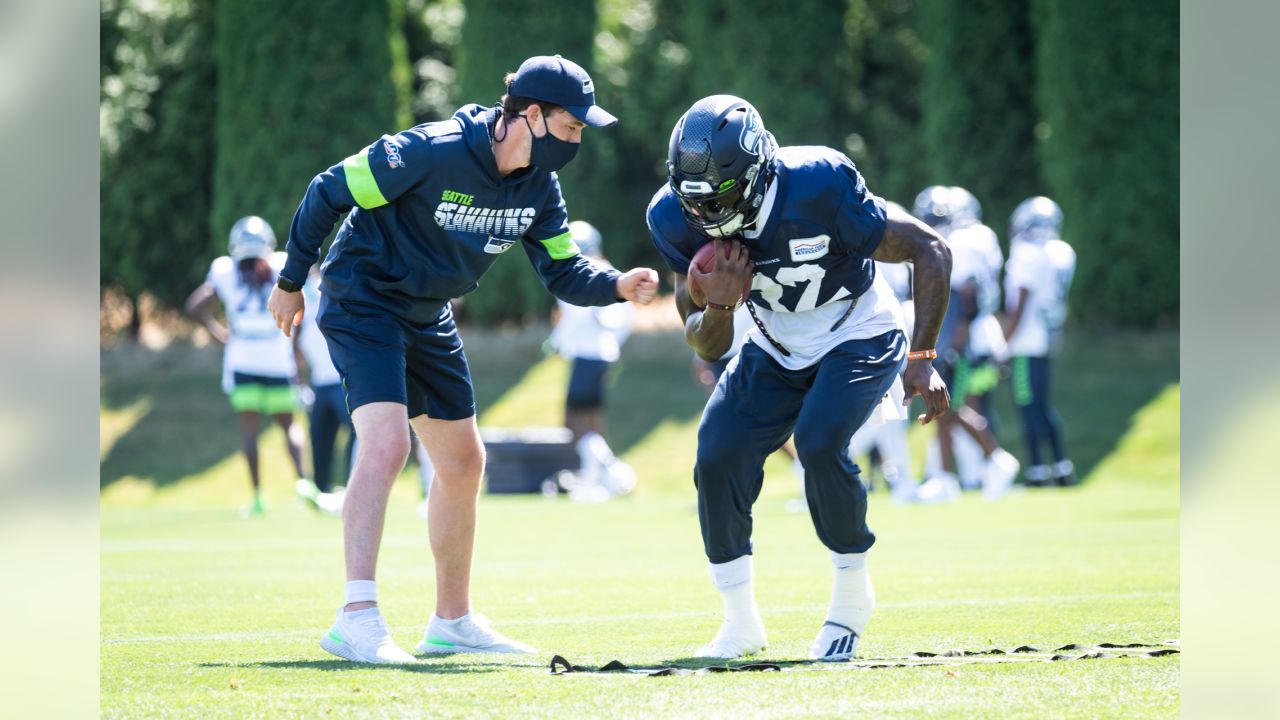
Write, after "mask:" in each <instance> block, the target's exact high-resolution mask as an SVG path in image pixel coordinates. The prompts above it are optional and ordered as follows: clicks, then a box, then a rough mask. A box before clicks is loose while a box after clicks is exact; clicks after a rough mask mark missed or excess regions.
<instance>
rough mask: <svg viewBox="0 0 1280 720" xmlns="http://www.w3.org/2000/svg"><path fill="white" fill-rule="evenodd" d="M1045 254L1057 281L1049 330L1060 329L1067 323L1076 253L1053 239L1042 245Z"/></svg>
mask: <svg viewBox="0 0 1280 720" xmlns="http://www.w3.org/2000/svg"><path fill="white" fill-rule="evenodd" d="M1044 251H1045V254H1047V255H1048V256H1049V263H1050V264H1051V265H1053V272H1054V276H1055V277H1056V279H1057V281H1058V282H1057V288H1056V289H1057V297H1056V298H1055V303H1054V307H1053V311H1052V312H1051V313H1050V318H1049V321H1050V328H1051V329H1054V330H1057V329H1060V328H1061V327H1062V326H1063V325H1065V324H1066V322H1067V300H1068V298H1069V297H1070V294H1071V280H1072V279H1073V278H1074V277H1075V274H1076V251H1075V250H1073V249H1072V248H1071V246H1070V245H1068V244H1067V242H1066V241H1065V240H1062V239H1060V238H1053V239H1052V240H1049V241H1048V242H1046V243H1045V244H1044Z"/></svg>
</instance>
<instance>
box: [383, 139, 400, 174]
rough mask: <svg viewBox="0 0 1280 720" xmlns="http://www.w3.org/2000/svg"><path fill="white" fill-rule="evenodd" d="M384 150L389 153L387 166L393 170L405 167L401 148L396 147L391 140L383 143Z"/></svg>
mask: <svg viewBox="0 0 1280 720" xmlns="http://www.w3.org/2000/svg"><path fill="white" fill-rule="evenodd" d="M382 149H383V150H385V151H387V165H389V166H391V167H392V168H402V167H404V158H401V157H400V148H398V147H396V146H395V143H392V142H391V141H390V140H387V141H384V142H383V143H382Z"/></svg>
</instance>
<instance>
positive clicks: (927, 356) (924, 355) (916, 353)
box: [907, 349, 938, 360]
mask: <svg viewBox="0 0 1280 720" xmlns="http://www.w3.org/2000/svg"><path fill="white" fill-rule="evenodd" d="M937 358H938V351H937V350H933V349H929V350H913V351H911V352H909V353H907V359H908V360H936V359H937Z"/></svg>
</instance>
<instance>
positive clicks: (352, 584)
mask: <svg viewBox="0 0 1280 720" xmlns="http://www.w3.org/2000/svg"><path fill="white" fill-rule="evenodd" d="M343 597H344V598H346V599H345V601H344V603H343V604H344V605H350V604H351V603H358V602H375V603H376V602H378V584H377V583H375V582H374V581H373V580H348V581H347V585H346V588H345V589H344V591H343Z"/></svg>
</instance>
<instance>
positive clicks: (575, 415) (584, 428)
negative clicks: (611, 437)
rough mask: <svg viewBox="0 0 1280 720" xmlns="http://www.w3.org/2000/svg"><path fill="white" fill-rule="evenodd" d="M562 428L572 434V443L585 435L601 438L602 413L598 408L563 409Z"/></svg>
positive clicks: (602, 427)
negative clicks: (591, 434) (592, 434)
mask: <svg viewBox="0 0 1280 720" xmlns="http://www.w3.org/2000/svg"><path fill="white" fill-rule="evenodd" d="M564 426H565V427H567V428H569V430H570V431H571V432H572V433H573V441H574V442H578V441H579V440H581V439H582V436H583V435H586V434H587V433H596V434H597V435H601V436H603V435H604V411H603V410H601V409H600V408H565V411H564Z"/></svg>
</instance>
